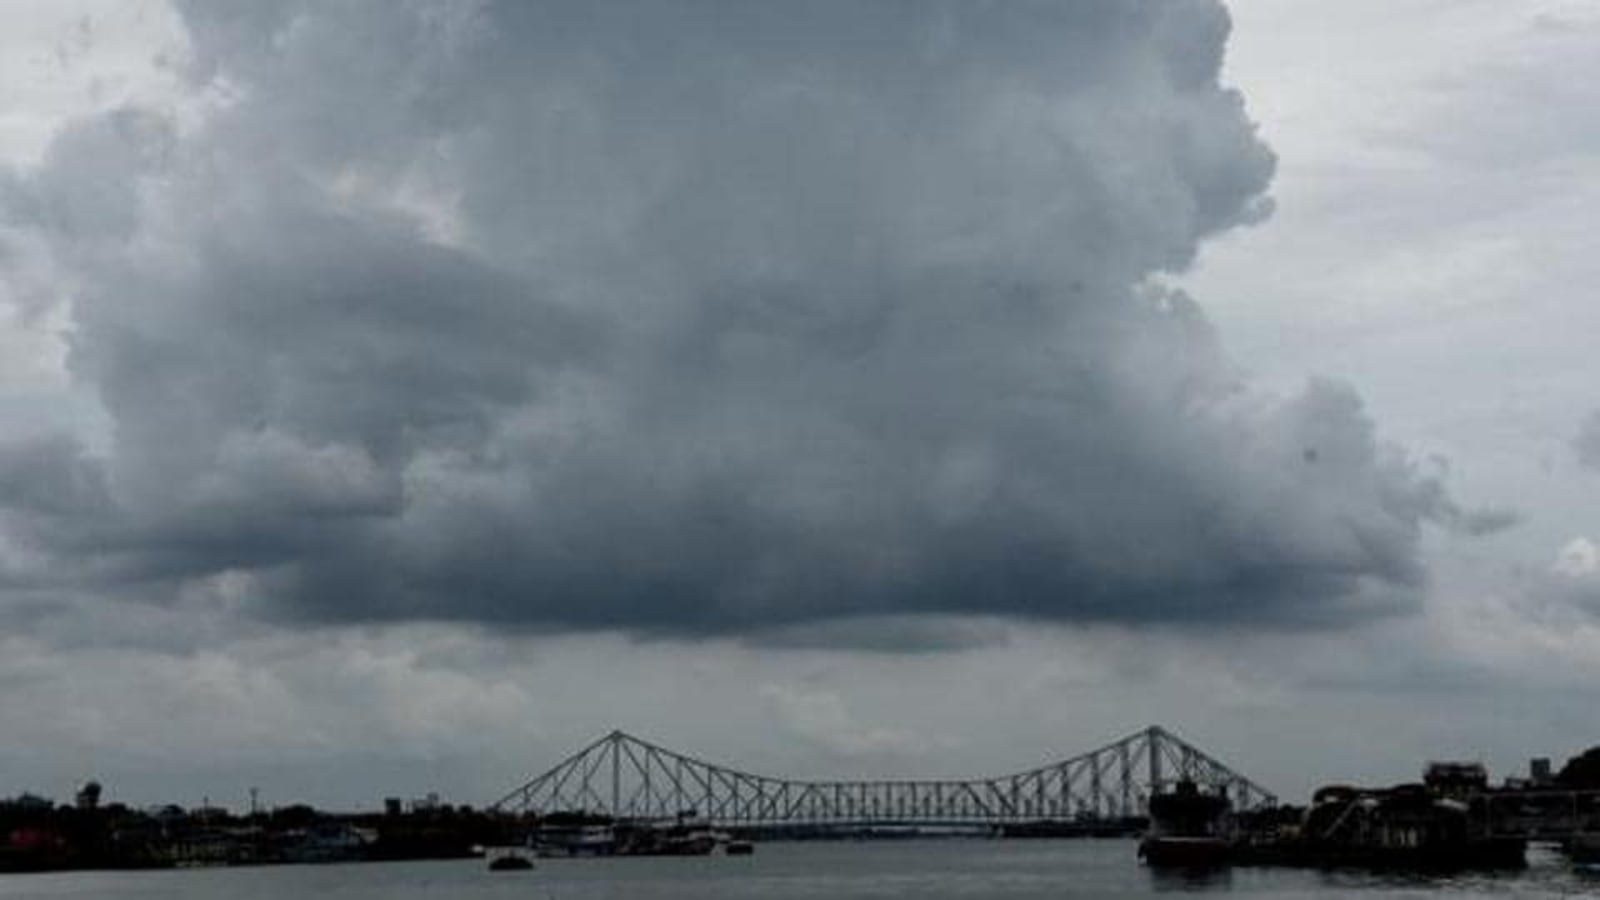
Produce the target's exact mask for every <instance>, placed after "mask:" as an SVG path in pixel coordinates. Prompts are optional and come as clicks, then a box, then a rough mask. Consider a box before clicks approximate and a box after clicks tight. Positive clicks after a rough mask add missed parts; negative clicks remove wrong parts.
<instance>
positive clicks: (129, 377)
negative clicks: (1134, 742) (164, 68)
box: [0, 0, 1500, 647]
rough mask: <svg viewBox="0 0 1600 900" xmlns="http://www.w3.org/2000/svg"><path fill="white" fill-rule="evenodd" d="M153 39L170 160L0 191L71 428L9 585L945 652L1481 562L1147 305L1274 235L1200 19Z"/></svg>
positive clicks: (1362, 430) (45, 448)
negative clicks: (103, 426) (1176, 279)
mask: <svg viewBox="0 0 1600 900" xmlns="http://www.w3.org/2000/svg"><path fill="white" fill-rule="evenodd" d="M182 7H183V12H184V16H185V23H186V25H187V28H188V34H189V41H190V45H191V53H192V60H191V66H192V71H191V72H190V85H191V87H192V89H193V90H194V91H195V92H196V96H197V97H199V98H201V99H200V100H198V101H197V102H198V103H200V104H201V106H202V107H203V109H204V113H203V115H201V116H199V117H198V120H197V121H181V120H179V119H177V118H174V117H173V116H171V115H170V114H166V113H162V112H160V111H152V110H138V109H124V110H119V111H117V112H115V113H111V114H107V115H102V116H97V117H95V118H92V119H87V120H83V121H78V122H75V123H73V124H71V125H70V126H69V127H67V128H65V129H64V130H63V131H62V132H61V134H60V135H59V136H58V137H57V139H56V141H55V143H54V144H53V146H52V148H51V151H50V152H49V153H48V154H47V155H46V157H45V159H44V160H43V161H42V162H41V163H40V164H39V165H38V166H37V167H34V168H30V169H28V170H26V171H17V172H13V173H10V174H9V175H0V210H3V215H4V217H5V223H4V224H5V230H4V231H3V232H0V239H3V240H6V241H12V242H20V241H23V240H24V239H26V240H27V241H31V242H34V243H33V244H30V246H35V245H42V246H45V247H46V248H47V252H48V255H49V259H50V261H51V265H53V266H54V267H56V270H57V271H58V272H59V274H60V283H61V284H62V285H66V286H70V287H69V289H64V290H63V293H64V294H65V295H66V296H64V298H63V300H62V302H64V303H69V304H70V315H71V322H72V323H73V324H72V328H71V332H70V335H69V339H70V346H71V352H70V358H69V362H70V367H71V372H72V375H73V377H74V379H75V380H76V382H77V383H78V384H79V385H81V386H82V387H83V388H84V389H85V390H89V391H92V392H94V393H95V394H96V395H97V396H98V398H99V400H100V402H101V404H102V405H103V407H104V409H105V411H106V414H107V416H108V419H109V421H110V422H111V424H112V427H111V429H110V433H109V437H108V438H106V439H104V440H102V441H98V442H97V441H89V442H87V443H86V442H85V441H84V440H82V439H81V438H80V437H78V436H75V435H70V434H69V435H54V434H52V435H40V436H30V437H27V438H26V439H16V440H12V441H10V442H9V443H8V444H6V445H5V446H4V447H3V448H0V506H3V509H4V512H3V514H0V564H3V566H4V568H3V574H0V578H3V579H4V590H5V591H6V592H7V593H8V594H9V595H10V596H12V597H27V598H29V600H30V602H37V601H39V600H40V598H45V600H46V601H48V598H50V597H52V596H71V597H74V598H81V597H85V596H91V597H103V598H106V599H107V600H108V601H118V600H122V599H138V600H141V601H148V602H171V601H172V600H173V599H174V598H184V599H185V600H186V601H188V602H203V603H214V604H218V605H223V606H225V607H226V608H229V609H237V610H239V611H240V612H241V614H242V615H246V616H250V617H264V618H270V619H277V620H286V621H294V622H360V621H389V620H428V619H449V620H467V621H476V622H487V623H493V624H496V625H504V626H507V627H519V628H529V629H543V630H558V631H559V630H573V629H576V630H587V629H623V630H628V631H634V632H640V633H661V634H688V635H705V634H727V633H734V634H749V635H769V636H772V638H773V639H774V640H779V641H797V642H802V643H814V642H822V643H838V642H843V643H846V644H849V643H852V642H855V643H860V642H862V641H863V640H864V641H865V642H866V643H867V644H869V645H875V646H894V647H900V646H902V645H907V644H909V645H920V644H923V643H926V642H929V641H931V642H933V643H935V644H940V643H941V642H942V643H944V644H957V645H959V644H963V643H965V642H967V641H969V640H982V639H983V638H982V637H981V634H982V633H983V628H982V627H979V626H972V627H970V628H969V627H968V626H949V627H946V626H944V625H940V624H937V622H936V621H935V620H939V621H942V620H944V619H946V618H950V617H955V618H961V617H970V616H981V617H1022V618H1027V619H1039V620H1057V621H1067V622H1072V621H1112V622H1129V623H1132V622H1146V621H1158V622H1168V623H1180V624H1197V625H1198V624H1217V623H1224V624H1229V623H1231V624H1238V623H1268V624H1315V625H1332V624H1340V623H1345V622H1349V621H1351V620H1353V619H1359V618H1364V617H1368V616H1373V615H1382V614H1387V613H1392V612H1395V611H1398V610H1403V609H1405V608H1407V606H1408V605H1409V604H1410V603H1411V602H1412V600H1413V599H1414V595H1415V592H1416V589H1417V588H1418V586H1419V585H1420V584H1421V582H1422V580H1423V569H1422V566H1421V564H1420V562H1419V559H1418V541H1419V533H1420V530H1421V528H1422V526H1423V524H1424V523H1425V522H1427V521H1430V520H1431V521H1434V522H1437V523H1439V524H1441V525H1444V526H1446V527H1451V528H1458V529H1460V530H1464V531H1481V530H1488V529H1492V528H1494V527H1500V525H1499V524H1497V523H1498V522H1499V520H1498V519H1496V518H1495V516H1494V515H1493V514H1487V515H1486V514H1482V513H1475V512H1468V511H1464V510H1461V509H1460V508H1458V507H1457V506H1456V505H1455V504H1454V503H1452V501H1451V500H1450V498H1449V497H1448V496H1447V495H1446V494H1445V492H1444V490H1443V488H1442V487H1441V486H1440V484H1439V483H1438V482H1437V481H1436V480H1434V479H1433V478H1432V477H1431V476H1429V475H1428V474H1427V473H1425V472H1420V471H1419V470H1418V469H1417V467H1416V466H1415V465H1414V464H1413V463H1412V462H1411V461H1410V460H1409V459H1408V458H1407V457H1406V455H1405V454H1404V453H1402V452H1400V451H1398V450H1396V449H1393V448H1389V447H1386V446H1384V445H1383V444H1382V443H1381V442H1380V441H1379V439H1378V438H1377V437H1376V436H1375V433H1374V428H1373V424H1372V423H1371V422H1370V421H1369V419H1368V417H1367V416H1366V414H1365V413H1364V411H1363V408H1362V403H1361V400H1360V398H1359V397H1358V396H1357V395H1356V394H1355V392H1354V391H1353V390H1351V389H1350V388H1348V387H1346V386H1343V385H1341V384H1338V383H1334V382H1327V381H1312V382H1311V383H1310V384H1308V385H1307V387H1306V388H1305V389H1304V391H1302V392H1301V393H1299V394H1298V395H1295V396H1290V397H1276V398H1269V397H1263V396H1260V395H1259V394H1257V393H1256V392H1253V391H1251V390H1250V389H1249V388H1248V385H1243V384H1241V383H1240V382H1239V381H1238V379H1237V377H1236V376H1235V375H1234V374H1233V373H1232V372H1231V371H1230V369H1229V366H1228V363H1227V360H1226V358H1225V357H1224V355H1223V354H1222V352H1221V350H1220V349H1219V347H1218V345H1217V341H1216V338H1215V336H1214V335H1213V334H1212V333H1211V330H1210V328H1209V326H1208V324H1207V322H1206V320H1205V317H1204V315H1203V313H1202V312H1201V310H1200V309H1199V308H1198V307H1197V306H1196V304H1195V303H1194V302H1193V301H1191V300H1190V299H1189V298H1187V297H1185V296H1183V295H1182V294H1178V293H1175V292H1172V291H1169V290H1164V289H1162V288H1159V287H1157V286H1155V282H1153V281H1152V277H1153V276H1157V275H1159V274H1160V273H1162V272H1170V271H1176V270H1179V269H1181V268H1183V267H1184V266H1186V265H1187V264H1188V263H1189V262H1190V261H1191V260H1192V258H1193V256H1194V254H1195V253H1196V250H1197V248H1198V246H1199V243H1200V242H1201V241H1202V240H1203V239H1204V238H1205V237H1206V236H1208V235H1211V234H1214V233H1217V232H1219V231H1222V230H1225V229H1228V228H1232V227H1236V226H1239V225H1242V224H1245V223H1249V222H1252V221H1255V220H1257V219H1259V218H1260V217H1262V216H1263V215H1265V213H1266V212H1267V209H1268V205H1267V202H1266V200H1265V197H1264V191H1265V190H1266V187H1267V185H1268V182H1269V180H1270V177H1271V173H1272V169H1273V157H1272V155H1271V153H1270V152H1269V151H1268V150H1267V148H1266V147H1265V146H1264V145H1263V144H1262V143H1261V141H1260V140H1259V139H1258V137H1257V136H1256V134H1255V132H1254V129H1253V127H1252V125H1251V123H1250V122H1249V120H1248V119H1247V117H1246V115H1245V113H1244V111H1243V104H1242V101H1241V99H1240V98H1239V97H1238V96H1237V95H1236V94H1235V93H1233V92H1232V91H1229V90H1227V89H1225V88H1223V87H1221V86H1220V85H1219V83H1218V69H1219V63H1220V60H1221V56H1222V52H1223V47H1224V42H1225V39H1226V34H1227V18H1226V15H1225V13H1224V11H1223V10H1222V9H1221V7H1220V5H1219V4H1217V3H1214V2H1202V0H1185V2H1168V0H1161V2H1145V3H1138V2H1125V0H1116V2H1110V0H1106V2H1089V3H1071V4H1060V3H1030V2H1017V3H1006V4H999V5H994V6H980V5H975V4H969V3H926V2H917V3H896V2H882V3H872V4H857V3H827V2H825V3H817V4H804V5H795V4H743V3H726V4H722V3H701V2H687V0H685V2H649V3H620V4H590V3H576V2H574V3H557V2H545V3H523V2H507V3H487V2H486V3H473V4H455V5H424V4H409V5H403V6H402V5H396V4H392V3H389V2H376V0H372V2H360V0H352V2H344V3H332V4H330V3H320V2H319V3H293V2H290V3H280V4H270V5H258V4H254V3H242V2H240V3H214V2H207V3H198V2H196V3H186V4H182ZM851 619H859V620H860V621H862V622H864V623H873V625H874V627H875V628H877V627H878V626H881V625H883V623H892V624H890V625H887V626H883V628H882V629H879V630H881V631H882V634H881V635H879V636H878V637H876V638H869V639H863V638H861V637H860V636H859V633H857V632H851V631H849V630H848V629H843V630H841V629H838V628H836V627H835V626H833V625H830V624H828V623H832V622H838V621H839V620H851ZM919 619H921V620H925V621H923V622H922V624H919V623H918V620H919ZM846 634H850V635H852V636H849V637H830V635H846ZM975 634H976V635H979V636H978V637H976V638H974V637H972V635H975Z"/></svg>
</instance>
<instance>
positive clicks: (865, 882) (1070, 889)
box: [0, 840, 1600, 900]
mask: <svg viewBox="0 0 1600 900" xmlns="http://www.w3.org/2000/svg"><path fill="white" fill-rule="evenodd" d="M1529 863H1530V864H1529V867H1528V869H1527V870H1526V871H1524V872H1519V873H1509V874H1502V875H1464V876H1456V877H1449V878H1421V877H1402V876H1392V875H1390V876H1379V875H1370V874H1362V873H1351V872H1337V873H1326V872H1312V871H1300V870H1291V869H1235V870H1232V871H1227V872H1221V873H1218V874H1216V875H1213V876H1210V877H1206V878H1182V877H1171V876H1162V875H1159V874H1157V873H1154V872H1152V871H1150V870H1149V869H1146V868H1144V867H1143V866H1140V865H1139V864H1138V863H1137V862H1135V859H1134V844H1133V842H1131V841H1122V840H1099V841H1096V840H1079V841H1069V840H1038V841H1026V840H1012V841H985V840H943V841H888V842H884V841H878V842H839V843H832V842H817V843H765V844H758V845H757V846H756V852H755V855H754V856H748V857H724V856H711V857H696V858H633V859H582V860H565V859H562V860H539V861H538V868H537V869H535V870H534V871H531V872H501V873H491V872H489V871H487V870H486V869H485V868H484V866H483V863H482V862H480V861H477V860H462V861H453V862H426V863H372V864H366V865H335V866H275V867H263V868H237V869H191V870H183V871H165V872H137V873H125V872H74V873H58V874H47V875H9V876H0V898H4V900H10V898H34V897H40V898H44V897H55V898H67V897H84V898H88V897H93V898H105V900H131V898H141V900H144V898H149V900H155V898H162V900H166V898H171V900H199V898H228V900H288V898H307V897H330V898H338V900H410V898H422V897H427V898H462V900H473V898H484V900H499V898H506V900H509V898H527V900H622V898H628V900H638V898H666V900H689V898H694V900H716V898H747V897H748V898H757V900H801V898H806V900H811V898H817V900H822V898H826V900H842V898H855V897H861V898H869V897H870V898H900V897H915V898H926V900H940V898H980V897H996V898H1014V900H1023V898H1028V900H1032V898H1040V900H1043V898H1052V900H1061V898H1079V897H1081V898H1141V897H1155V896H1158V895H1159V896H1164V897H1165V896H1171V895H1174V894H1180V893H1209V894H1238V895H1243V896H1249V897H1254V898H1258V900H1289V898H1295V900H1309V898H1317V900H1322V898H1345V897H1360V898H1367V900H1378V898H1412V897H1430V898H1472V897H1516V898H1548V897H1586V896H1594V897H1600V877H1597V876H1589V875H1585V874H1583V873H1579V872H1575V871H1573V870H1572V869H1571V867H1569V866H1568V865H1567V864H1566V862H1565V860H1564V859H1562V858H1561V857H1560V856H1558V855H1556V854H1554V853H1549V852H1543V851H1540V850H1538V849H1535V850H1532V851H1530V853H1529Z"/></svg>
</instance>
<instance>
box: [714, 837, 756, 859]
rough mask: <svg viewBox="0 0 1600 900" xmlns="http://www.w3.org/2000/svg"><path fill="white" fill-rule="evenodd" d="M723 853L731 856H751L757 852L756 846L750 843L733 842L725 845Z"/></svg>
mask: <svg viewBox="0 0 1600 900" xmlns="http://www.w3.org/2000/svg"><path fill="white" fill-rule="evenodd" d="M722 852H723V853H726V854H727V855H729V856H749V855H750V854H752V853H754V852H756V845H755V844H752V843H751V842H749V841H740V840H732V841H729V842H727V843H726V844H724V845H723V847H722Z"/></svg>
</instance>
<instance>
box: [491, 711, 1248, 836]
mask: <svg viewBox="0 0 1600 900" xmlns="http://www.w3.org/2000/svg"><path fill="white" fill-rule="evenodd" d="M1185 780H1186V781H1191V782H1194V783H1196V784H1198V785H1200V786H1201V787H1202V788H1206V789H1210V790H1217V791H1224V790H1225V791H1227V792H1228V795H1229V797H1230V798H1231V799H1232V800H1233V804H1234V807H1235V809H1239V810H1250V809H1259V808H1262V807H1267V806H1273V805H1276V803H1277V798H1276V797H1274V796H1273V794H1272V793H1270V792H1269V791H1267V790H1265V789H1263V788H1262V787H1261V786H1260V785H1258V784H1256V783H1255V782H1254V781H1251V780H1250V779H1248V778H1246V777H1244V776H1243V775H1240V774H1239V773H1237V772H1235V771H1233V770H1232V769H1230V768H1228V767H1227V766H1225V765H1223V764H1222V763H1221V762H1219V761H1217V760H1216V759H1215V758H1213V757H1211V756H1209V755H1208V754H1206V753H1205V752H1203V751H1201V750H1200V749H1199V748H1197V747H1195V746H1194V745H1193V744H1190V743H1188V742H1187V741H1184V740H1183V739H1182V738H1179V737H1178V736H1176V735H1174V734H1173V733H1172V732H1170V731H1168V730H1166V729H1164V728H1161V727H1160V726H1151V727H1149V728H1146V729H1143V730H1141V731H1137V732H1134V733H1133V734H1130V735H1127V736H1126V737H1123V738H1121V739H1120V740H1116V741H1113V742H1111V743H1109V744H1106V745H1105V746H1103V747H1100V748H1098V749H1095V750H1091V751H1089V752H1087V753H1083V754H1080V755H1078V756H1073V757H1071V758H1068V759H1063V760H1059V761H1057V762H1052V763H1049V764H1047V765H1043V766H1039V767H1038V768H1034V769H1028V770H1026V771H1023V772H1016V773H1013V774H1008V775H1001V776H999V777H992V778H974V779H969V780H876V781H814V780H797V779H788V778H774V777H770V776H765V775H755V774H752V773H750V772H745V771H742V770H739V769H736V768H733V767H730V766H725V765H719V764H716V763H712V762H707V761H706V760H704V759H700V758H697V757H694V756H690V755H687V754H684V753H680V752H677V751H674V750H669V749H667V748H665V747H662V746H659V745H656V744H653V743H650V742H649V741H645V740H641V739H639V738H637V737H634V736H633V735H630V734H627V733H625V732H622V731H613V732H611V733H610V734H608V735H606V736H604V737H602V738H600V739H599V740H596V741H594V742H593V743H591V744H589V745H588V746H586V747H584V748H583V749H582V750H579V751H578V752H576V753H574V754H572V755H571V756H569V757H567V758H566V759H564V760H562V761H561V762H560V763H558V764H557V765H556V766H555V767H554V768H552V769H550V770H549V771H548V772H545V773H544V774H542V775H539V776H538V777H536V778H534V779H532V780H531V781H528V782H527V783H526V784H523V785H522V786H521V787H518V788H517V789H516V790H514V791H511V792H510V793H509V794H507V795H506V796H504V797H502V798H501V799H500V800H499V801H498V802H497V803H495V804H494V809H496V810H499V811H502V812H509V813H517V814H522V815H535V816H544V815H549V814H551V813H559V812H578V811H581V812H584V813H586V814H589V815H595V816H610V817H614V818H618V819H670V818H673V817H677V816H682V815H685V814H690V813H691V812H692V814H693V815H695V816H697V817H699V818H703V819H706V820H708V821H709V822H710V823H711V824H713V825H716V826H720V827H725V828H775V829H781V828H786V827H821V828H863V827H877V826H899V825H907V826H995V827H1005V826H1028V825H1043V824H1048V823H1063V824H1070V823H1078V824H1083V823H1093V822H1097V821H1118V820H1120V821H1124V822H1125V821H1128V820H1132V819H1135V818H1138V817H1140V816H1143V815H1144V813H1145V804H1146V802H1147V800H1148V798H1149V797H1150V795H1151V794H1152V793H1159V792H1160V791H1162V790H1163V789H1166V788H1170V787H1171V786H1172V785H1173V784H1175V783H1177V782H1178V781H1185Z"/></svg>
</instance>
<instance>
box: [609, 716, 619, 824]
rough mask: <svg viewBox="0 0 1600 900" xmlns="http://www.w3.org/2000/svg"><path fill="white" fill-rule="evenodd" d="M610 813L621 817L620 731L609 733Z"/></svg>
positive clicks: (614, 816)
mask: <svg viewBox="0 0 1600 900" xmlns="http://www.w3.org/2000/svg"><path fill="white" fill-rule="evenodd" d="M611 815H612V817H613V818H619V819H620V818H622V733H621V732H616V733H614V734H612V735H611Z"/></svg>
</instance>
